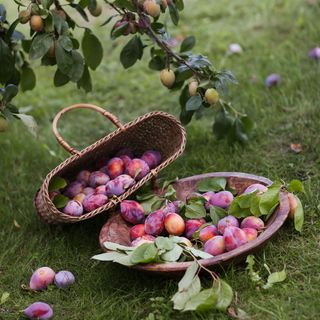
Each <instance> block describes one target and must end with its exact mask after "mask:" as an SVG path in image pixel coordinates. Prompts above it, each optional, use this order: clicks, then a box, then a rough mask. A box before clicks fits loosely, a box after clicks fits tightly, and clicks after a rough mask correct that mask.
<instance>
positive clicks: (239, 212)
mask: <svg viewBox="0 0 320 320" xmlns="http://www.w3.org/2000/svg"><path fill="white" fill-rule="evenodd" d="M257 197H258V196H257V191H255V192H251V193H246V194H240V195H238V196H237V197H235V198H234V199H233V201H232V202H231V205H230V207H229V209H228V213H229V214H230V215H233V216H235V217H237V218H244V217H248V216H250V215H252V212H251V206H252V204H253V203H255V200H256V198H257ZM260 199H261V198H259V199H258V200H259V204H260ZM261 214H262V213H261V211H260V209H259V212H258V214H257V216H260V215H261Z"/></svg>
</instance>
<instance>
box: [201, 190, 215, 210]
mask: <svg viewBox="0 0 320 320" xmlns="http://www.w3.org/2000/svg"><path fill="white" fill-rule="evenodd" d="M213 195H215V192H213V191H208V192H206V193H204V194H203V195H202V196H203V197H204V198H205V199H206V200H207V201H206V203H205V204H204V206H205V208H206V210H209V209H210V206H211V204H210V200H211V198H212V196H213Z"/></svg>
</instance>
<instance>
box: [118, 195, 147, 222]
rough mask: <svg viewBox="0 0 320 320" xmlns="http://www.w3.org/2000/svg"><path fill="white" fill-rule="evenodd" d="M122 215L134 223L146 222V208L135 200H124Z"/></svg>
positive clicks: (121, 209) (121, 204) (121, 206)
mask: <svg viewBox="0 0 320 320" xmlns="http://www.w3.org/2000/svg"><path fill="white" fill-rule="evenodd" d="M120 213H121V217H122V218H123V219H124V220H126V221H127V222H130V223H132V224H140V223H143V222H144V218H145V215H144V209H143V207H142V206H141V204H140V203H139V202H137V201H134V200H123V201H121V203H120Z"/></svg>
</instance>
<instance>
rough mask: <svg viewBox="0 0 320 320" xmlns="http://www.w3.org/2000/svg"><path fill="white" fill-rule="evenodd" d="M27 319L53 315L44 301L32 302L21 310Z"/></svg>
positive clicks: (48, 317)
mask: <svg viewBox="0 0 320 320" xmlns="http://www.w3.org/2000/svg"><path fill="white" fill-rule="evenodd" d="M23 313H24V315H25V316H26V317H27V318H28V319H50V318H52V316H53V310H52V308H51V307H50V306H49V305H48V304H47V303H44V302H40V301H39V302H34V303H32V304H31V305H30V306H29V307H28V308H26V309H24V310H23Z"/></svg>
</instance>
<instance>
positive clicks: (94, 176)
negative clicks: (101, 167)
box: [89, 171, 110, 188]
mask: <svg viewBox="0 0 320 320" xmlns="http://www.w3.org/2000/svg"><path fill="white" fill-rule="evenodd" d="M109 181H110V178H109V176H108V175H107V174H105V173H103V172H101V171H94V172H92V173H91V174H90V178H89V185H90V187H91V188H96V187H97V186H101V185H103V184H106V183H108V182H109Z"/></svg>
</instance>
